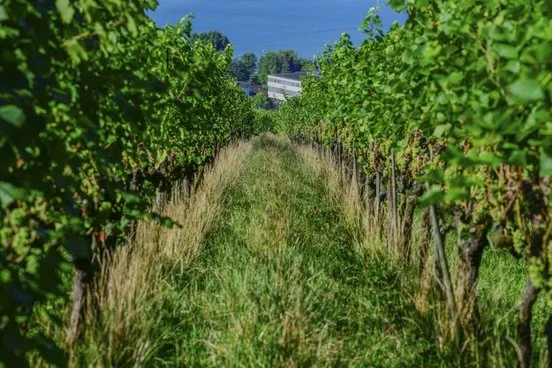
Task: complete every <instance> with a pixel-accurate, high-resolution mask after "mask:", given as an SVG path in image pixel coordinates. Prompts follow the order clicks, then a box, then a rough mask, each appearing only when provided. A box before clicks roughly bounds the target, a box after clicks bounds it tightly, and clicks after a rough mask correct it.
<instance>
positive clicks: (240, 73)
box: [229, 59, 251, 82]
mask: <svg viewBox="0 0 552 368" xmlns="http://www.w3.org/2000/svg"><path fill="white" fill-rule="evenodd" d="M229 68H230V76H231V77H232V78H234V79H236V80H238V81H240V82H246V81H248V80H249V77H250V76H251V73H250V71H249V70H248V69H247V68H246V66H245V64H244V63H243V62H242V61H241V60H240V59H234V60H232V61H231V62H230V65H229Z"/></svg>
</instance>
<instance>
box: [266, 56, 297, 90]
mask: <svg viewBox="0 0 552 368" xmlns="http://www.w3.org/2000/svg"><path fill="white" fill-rule="evenodd" d="M302 66H303V64H302V60H301V58H299V56H297V52H295V51H293V50H280V51H270V52H267V53H266V54H264V55H263V56H262V57H261V60H259V79H260V80H261V83H262V84H263V85H266V83H267V77H268V75H269V74H279V73H294V72H299V71H301V70H302Z"/></svg>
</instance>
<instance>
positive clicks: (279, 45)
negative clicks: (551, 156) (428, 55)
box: [151, 0, 406, 58]
mask: <svg viewBox="0 0 552 368" xmlns="http://www.w3.org/2000/svg"><path fill="white" fill-rule="evenodd" d="M376 3H377V1H376V0H159V6H158V8H157V9H156V10H155V12H153V13H152V14H151V17H152V18H153V19H154V20H155V22H156V23H157V25H158V26H164V25H165V24H167V23H176V22H177V21H178V20H179V19H180V18H182V17H183V16H185V15H186V14H189V13H192V14H193V15H194V21H193V29H194V31H195V32H205V31H209V30H218V31H220V32H222V33H224V34H225V35H227V36H228V38H230V41H231V42H232V43H233V44H234V55H236V56H239V55H241V54H243V53H244V52H247V51H251V52H254V53H256V54H257V55H262V54H263V53H264V52H266V51H269V50H279V49H293V50H296V51H297V52H298V53H299V55H300V56H302V57H307V58H312V56H313V55H314V54H317V53H320V52H321V51H322V49H323V47H324V45H325V44H326V43H333V42H335V41H337V40H338V39H339V37H340V35H341V34H342V33H344V32H346V33H349V34H350V35H351V37H352V39H353V41H354V42H355V44H359V43H360V42H362V40H363V39H364V38H365V36H364V34H363V33H362V32H360V31H359V30H358V27H359V26H360V24H361V23H362V21H363V20H364V18H365V16H366V13H367V12H368V9H369V8H370V7H372V6H375V5H376ZM382 3H384V1H382ZM380 15H381V16H382V19H383V22H384V25H385V28H388V27H389V26H390V25H391V24H392V23H393V22H394V21H399V22H400V23H404V21H405V19H406V15H405V14H397V13H396V12H394V11H393V10H392V9H390V8H388V7H385V6H383V7H382V10H381V13H380Z"/></svg>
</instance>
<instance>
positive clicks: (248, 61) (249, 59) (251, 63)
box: [241, 52, 258, 75]
mask: <svg viewBox="0 0 552 368" xmlns="http://www.w3.org/2000/svg"><path fill="white" fill-rule="evenodd" d="M257 61H258V60H257V55H255V54H254V53H252V52H246V53H245V54H243V55H242V57H241V63H242V64H243V67H244V68H245V69H246V70H247V71H248V72H249V75H252V74H253V73H255V70H256V69H257Z"/></svg>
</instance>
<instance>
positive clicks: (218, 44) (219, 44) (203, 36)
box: [192, 31, 230, 51]
mask: <svg viewBox="0 0 552 368" xmlns="http://www.w3.org/2000/svg"><path fill="white" fill-rule="evenodd" d="M198 40H200V41H203V42H208V43H211V44H213V46H214V47H215V49H217V50H218V51H224V49H226V47H227V46H228V45H230V40H229V39H228V37H227V36H226V35H224V34H222V33H220V32H219V31H209V32H202V33H193V34H192V42H195V41H198Z"/></svg>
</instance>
